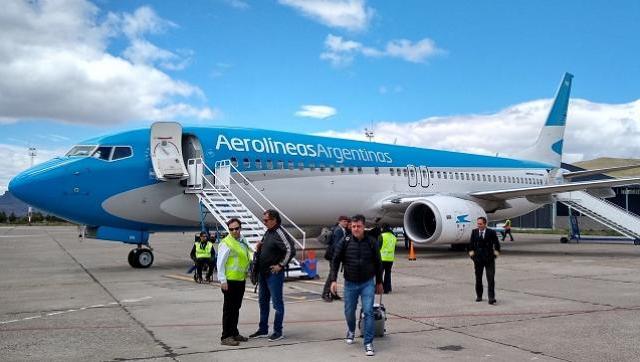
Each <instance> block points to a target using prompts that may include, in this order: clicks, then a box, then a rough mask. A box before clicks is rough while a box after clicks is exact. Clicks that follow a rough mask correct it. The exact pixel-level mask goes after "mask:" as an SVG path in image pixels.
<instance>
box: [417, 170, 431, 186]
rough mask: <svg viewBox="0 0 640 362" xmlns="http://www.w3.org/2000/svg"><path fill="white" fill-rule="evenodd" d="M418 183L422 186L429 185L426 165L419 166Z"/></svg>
mask: <svg viewBox="0 0 640 362" xmlns="http://www.w3.org/2000/svg"><path fill="white" fill-rule="evenodd" d="M419 171H420V184H421V185H422V187H425V188H426V187H429V181H430V180H429V169H428V168H427V166H420V169H419Z"/></svg>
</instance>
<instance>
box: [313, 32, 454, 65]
mask: <svg viewBox="0 0 640 362" xmlns="http://www.w3.org/2000/svg"><path fill="white" fill-rule="evenodd" d="M324 48H325V50H324V52H322V53H321V54H320V59H323V60H327V61H329V62H330V63H331V64H332V65H333V66H335V67H341V66H347V65H349V64H351V63H352V62H353V59H354V58H355V56H356V55H358V54H360V55H363V56H365V57H373V58H380V57H389V58H399V59H402V60H405V61H407V62H412V63H424V62H426V60H427V59H428V58H430V57H433V56H436V55H438V54H443V53H445V51H444V50H442V49H440V48H438V47H437V46H436V43H435V42H434V41H433V40H431V39H429V38H424V39H422V40H419V41H417V42H415V43H413V42H411V41H410V40H407V39H395V40H391V41H389V42H388V43H387V44H386V46H385V48H384V50H379V49H376V48H372V47H368V46H365V45H363V44H362V43H359V42H356V41H353V40H345V39H343V38H342V37H341V36H337V35H333V34H329V35H327V38H326V39H325V41H324Z"/></svg>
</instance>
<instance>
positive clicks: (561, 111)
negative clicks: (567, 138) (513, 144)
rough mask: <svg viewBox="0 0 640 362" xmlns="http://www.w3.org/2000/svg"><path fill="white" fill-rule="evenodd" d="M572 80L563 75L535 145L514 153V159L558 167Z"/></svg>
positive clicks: (571, 76)
mask: <svg viewBox="0 0 640 362" xmlns="http://www.w3.org/2000/svg"><path fill="white" fill-rule="evenodd" d="M572 80H573V75H572V74H570V73H565V74H564V77H563V78H562V82H560V87H559V88H558V91H557V92H556V97H555V99H554V100H553V104H552V105H551V109H550V110H549V115H548V116H547V120H546V122H545V123H544V126H543V127H542V130H541V131H540V134H539V135H538V139H537V140H536V143H535V144H534V145H533V146H531V147H530V148H527V149H525V150H523V151H521V152H518V153H516V154H515V155H514V157H516V158H519V159H524V160H530V161H537V162H541V163H546V164H549V165H550V166H552V167H554V168H559V167H560V162H561V161H562V146H563V144H564V129H565V125H566V123H567V110H568V108H569V98H570V95H571V83H572Z"/></svg>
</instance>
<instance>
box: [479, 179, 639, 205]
mask: <svg viewBox="0 0 640 362" xmlns="http://www.w3.org/2000/svg"><path fill="white" fill-rule="evenodd" d="M633 184H640V177H632V178H620V179H608V180H599V181H584V182H572V183H566V184H561V185H549V186H535V187H522V188H517V189H503V190H492V191H479V192H472V193H470V194H469V195H470V196H474V197H477V198H479V199H484V200H489V201H502V200H508V199H513V198H516V197H524V196H542V195H550V194H555V193H559V192H567V191H578V190H588V189H602V188H605V187H614V186H625V185H633Z"/></svg>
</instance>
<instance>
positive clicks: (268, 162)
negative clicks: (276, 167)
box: [267, 160, 273, 170]
mask: <svg viewBox="0 0 640 362" xmlns="http://www.w3.org/2000/svg"><path fill="white" fill-rule="evenodd" d="M267 168H268V169H269V170H273V161H271V160H267Z"/></svg>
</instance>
